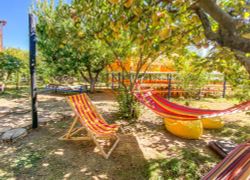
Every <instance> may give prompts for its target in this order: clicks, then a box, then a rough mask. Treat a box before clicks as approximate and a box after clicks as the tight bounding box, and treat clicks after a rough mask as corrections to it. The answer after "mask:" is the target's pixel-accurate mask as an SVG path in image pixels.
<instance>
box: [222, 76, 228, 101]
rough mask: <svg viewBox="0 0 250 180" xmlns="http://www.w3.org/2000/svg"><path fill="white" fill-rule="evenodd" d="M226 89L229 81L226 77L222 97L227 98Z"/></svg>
mask: <svg viewBox="0 0 250 180" xmlns="http://www.w3.org/2000/svg"><path fill="white" fill-rule="evenodd" d="M226 90H227V81H226V78H224V82H223V91H222V97H223V98H225V96H226Z"/></svg>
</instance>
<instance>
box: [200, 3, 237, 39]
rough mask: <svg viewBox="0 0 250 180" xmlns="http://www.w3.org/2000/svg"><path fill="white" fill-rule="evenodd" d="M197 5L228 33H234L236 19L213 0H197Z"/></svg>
mask: <svg viewBox="0 0 250 180" xmlns="http://www.w3.org/2000/svg"><path fill="white" fill-rule="evenodd" d="M198 6H199V7H200V8H202V9H203V10H204V11H206V13H208V14H209V15H210V16H211V17H212V18H213V19H214V20H215V21H216V22H218V23H219V24H220V26H222V28H223V29H226V30H227V31H228V33H229V34H231V35H232V34H235V33H236V21H235V19H233V18H232V17H231V16H230V15H229V14H228V13H226V12H225V11H223V10H222V9H221V8H220V7H219V6H218V5H217V4H216V1H214V0H199V1H198Z"/></svg>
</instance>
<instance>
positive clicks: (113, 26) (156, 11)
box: [72, 0, 196, 118]
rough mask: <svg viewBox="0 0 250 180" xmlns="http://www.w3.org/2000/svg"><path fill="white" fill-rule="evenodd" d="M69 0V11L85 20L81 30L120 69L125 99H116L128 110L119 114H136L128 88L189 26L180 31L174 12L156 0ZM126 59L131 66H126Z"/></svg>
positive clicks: (171, 50)
mask: <svg viewBox="0 0 250 180" xmlns="http://www.w3.org/2000/svg"><path fill="white" fill-rule="evenodd" d="M72 4H73V5H72V8H73V9H72V12H74V13H73V14H77V15H80V16H77V17H78V18H79V19H81V20H82V21H84V22H85V23H84V24H85V32H84V33H86V34H89V35H90V34H92V36H93V37H95V38H96V39H98V40H99V41H101V42H102V43H103V44H105V45H106V46H107V48H109V49H111V51H112V52H113V54H114V56H115V60H116V61H117V62H118V64H119V66H120V68H121V70H122V71H121V74H122V77H123V78H122V81H121V84H122V87H123V91H124V96H123V97H124V99H125V100H124V101H120V102H124V103H125V104H123V106H124V107H126V109H127V111H128V112H127V113H123V114H126V115H127V116H128V117H129V118H134V117H136V111H135V108H134V107H135V99H134V97H133V95H132V94H131V93H130V92H131V91H133V90H134V87H135V84H136V82H137V80H138V78H140V77H143V76H144V74H145V73H146V71H147V70H148V68H149V67H150V65H151V64H152V63H154V62H155V61H156V60H157V59H158V58H159V57H161V56H166V55H168V54H169V53H171V52H173V51H175V50H177V49H178V48H176V47H175V44H177V43H180V42H179V41H178V38H179V37H180V36H181V35H182V33H188V32H190V31H192V29H187V32H183V31H182V28H181V27H180V26H177V24H176V18H178V15H175V14H173V15H172V14H168V12H167V11H166V8H167V5H168V3H161V2H160V1H149V0H141V1H133V0H128V1H112V0H109V1H103V0H93V1H85V0H74V1H73V2H72ZM74 17H75V16H74ZM75 18H76V17H75ZM192 28H193V29H194V28H196V27H192ZM173 29H174V30H175V32H173ZM180 32H182V33H180ZM185 44H186V45H187V44H188V41H186V40H185V41H183V42H182V45H183V46H184V45H185ZM128 59H129V60H130V63H131V68H130V67H127V66H126V63H127V62H128ZM166 59H167V58H166ZM124 79H127V80H129V83H125V81H123V80H124Z"/></svg>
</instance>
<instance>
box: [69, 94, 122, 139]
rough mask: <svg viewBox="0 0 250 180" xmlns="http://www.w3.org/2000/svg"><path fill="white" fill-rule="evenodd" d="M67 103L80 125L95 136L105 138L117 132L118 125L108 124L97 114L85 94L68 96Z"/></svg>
mask: <svg viewBox="0 0 250 180" xmlns="http://www.w3.org/2000/svg"><path fill="white" fill-rule="evenodd" d="M68 101H69V103H70V105H71V107H72V108H73V110H74V112H75V113H76V114H77V116H78V118H79V121H80V122H81V124H82V125H84V126H85V127H86V128H88V129H89V130H90V131H92V132H93V133H95V134H96V135H100V136H105V135H110V134H115V133H116V131H117V130H118V128H119V125H117V124H108V123H107V122H106V121H105V120H104V119H103V117H102V116H101V115H100V114H99V113H97V111H96V109H95V106H94V105H93V104H92V102H91V101H90V100H89V98H88V96H87V95H86V94H85V93H83V94H78V95H73V96H69V97H68Z"/></svg>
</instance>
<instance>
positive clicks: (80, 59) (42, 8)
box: [35, 1, 114, 92]
mask: <svg viewBox="0 0 250 180" xmlns="http://www.w3.org/2000/svg"><path fill="white" fill-rule="evenodd" d="M35 13H36V15H37V17H38V23H37V34H38V48H39V51H40V53H41V55H42V56H43V60H44V62H46V63H47V65H48V66H49V68H50V69H51V70H50V73H51V74H54V75H55V76H56V75H57V76H65V75H68V76H73V77H77V76H81V77H82V78H83V79H84V80H85V81H87V82H88V83H90V87H91V88H90V91H91V92H94V90H95V84H96V82H97V79H98V76H99V74H100V72H101V71H102V70H103V69H104V68H105V67H106V66H107V64H109V63H110V62H111V61H112V60H113V59H114V58H113V54H112V53H111V51H110V50H109V49H108V48H106V46H103V45H102V42H101V41H99V40H98V39H96V38H94V37H93V36H92V34H88V33H86V31H85V26H86V23H85V22H84V21H81V20H80V19H78V18H75V16H77V17H78V16H79V15H77V14H75V15H74V16H72V5H69V4H64V3H62V1H60V3H59V4H58V5H57V6H56V7H55V6H54V3H53V1H50V3H48V2H47V1H43V2H38V3H37V8H36V11H35Z"/></svg>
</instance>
